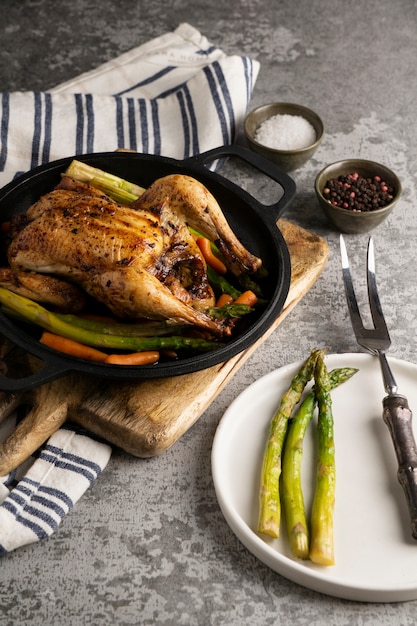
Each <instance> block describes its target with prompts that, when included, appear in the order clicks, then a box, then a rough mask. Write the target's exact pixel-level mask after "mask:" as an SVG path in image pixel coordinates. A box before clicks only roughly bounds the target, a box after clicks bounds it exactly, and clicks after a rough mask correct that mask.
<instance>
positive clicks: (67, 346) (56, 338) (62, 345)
mask: <svg viewBox="0 0 417 626" xmlns="http://www.w3.org/2000/svg"><path fill="white" fill-rule="evenodd" d="M40 343H42V344H43V345H45V346H48V347H49V348H53V349H54V350H58V352H64V353H65V354H70V355H71V356H76V357H78V358H80V359H87V360H89V361H100V362H103V361H105V360H106V358H107V356H108V355H107V354H106V353H105V352H101V350H96V349H95V348H92V347H91V346H86V345H85V344H83V343H79V342H78V341H74V339H68V338H67V337H61V336H60V335H55V333H50V332H48V331H44V332H43V333H42V337H41V338H40Z"/></svg>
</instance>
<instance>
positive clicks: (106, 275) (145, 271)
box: [8, 175, 261, 336]
mask: <svg viewBox="0 0 417 626" xmlns="http://www.w3.org/2000/svg"><path fill="white" fill-rule="evenodd" d="M188 226H191V227H193V228H195V229H196V230H198V231H199V232H200V233H202V234H203V235H205V236H206V237H208V238H209V239H211V240H212V241H215V242H216V244H217V246H218V248H219V249H220V250H221V252H222V254H223V256H224V259H225V261H226V264H227V266H228V268H229V269H230V271H231V272H233V273H234V274H235V275H239V274H240V273H242V272H249V273H253V272H256V271H257V269H258V268H259V267H260V265H261V261H260V259H259V258H257V257H256V256H254V255H253V254H251V253H250V252H249V251H248V250H246V248H245V247H244V246H243V245H242V244H241V243H240V242H239V240H238V239H237V238H236V236H235V235H234V233H233V232H232V230H231V228H230V227H229V225H228V223H227V221H226V219H225V217H224V215H223V213H222V211H221V209H220V207H219V205H218V203H217V201H216V200H215V198H214V197H213V196H212V194H211V193H210V192H209V191H208V190H207V189H206V188H205V187H204V186H203V185H202V184H201V183H199V182H198V181H197V180H195V179H194V178H191V177H189V176H184V175H171V176H166V177H164V178H160V179H158V180H156V181H155V182H154V183H153V184H152V185H151V186H150V187H149V188H148V189H147V191H146V192H145V193H144V194H143V195H142V196H141V197H140V198H139V199H138V200H137V201H136V202H135V203H134V204H133V205H130V206H125V205H120V204H117V203H116V202H114V201H113V200H111V199H110V198H109V197H107V196H106V195H105V194H104V193H102V192H101V191H98V190H97V189H95V188H93V187H90V186H89V185H87V184H84V183H78V182H76V181H74V180H73V179H70V178H68V177H63V178H62V181H61V183H60V184H59V185H58V187H57V188H56V189H54V190H53V191H51V192H50V193H47V194H46V195H44V196H42V197H41V198H40V199H39V200H38V201H37V202H36V203H35V204H33V205H32V206H31V207H30V208H29V209H28V211H27V213H26V216H25V217H24V219H23V220H22V219H21V218H20V219H19V220H18V224H15V225H14V227H13V228H14V232H13V237H12V240H11V243H10V245H9V247H8V262H9V265H10V268H11V269H12V270H13V271H25V272H28V271H30V272H36V273H40V274H47V275H51V276H54V277H59V278H63V279H65V280H66V281H69V282H70V283H73V284H75V285H78V286H79V287H81V288H82V289H83V290H84V291H85V292H86V293H87V294H89V295H90V296H92V297H93V298H94V299H96V300H97V301H98V302H100V303H102V304H104V305H105V306H106V307H108V309H110V310H111V311H112V312H113V313H114V314H115V315H117V316H118V317H120V318H132V319H137V318H149V319H170V320H174V321H176V322H179V323H186V324H192V325H195V326H197V327H200V328H202V329H207V330H209V331H211V332H213V333H214V334H216V335H218V336H221V335H227V334H229V333H230V329H229V327H228V324H227V323H226V322H225V321H224V320H223V321H220V320H216V319H214V318H213V317H211V316H210V315H208V314H207V313H206V311H207V309H208V308H209V307H211V306H213V305H214V303H215V299H214V294H213V291H212V288H211V286H210V284H209V282H208V279H207V272H206V264H205V261H204V258H203V256H202V254H201V252H200V249H199V247H198V246H197V244H196V242H195V240H194V238H193V237H192V235H191V234H190V231H189V228H188Z"/></svg>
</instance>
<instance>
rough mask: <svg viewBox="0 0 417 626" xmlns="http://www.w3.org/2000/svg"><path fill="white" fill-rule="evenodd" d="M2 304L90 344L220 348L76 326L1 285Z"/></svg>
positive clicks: (188, 340)
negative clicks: (99, 331) (110, 332)
mask: <svg viewBox="0 0 417 626" xmlns="http://www.w3.org/2000/svg"><path fill="white" fill-rule="evenodd" d="M0 303H2V304H3V305H5V306H6V307H7V308H9V309H12V310H13V311H15V312H16V313H17V314H18V315H19V316H21V317H23V318H24V319H25V320H26V321H27V322H31V323H32V324H36V325H38V326H40V327H41V328H44V329H45V330H49V331H50V332H52V333H55V334H57V335H61V336H62V337H68V338H69V339H74V340H75V341H78V342H79V343H84V344H86V345H88V346H94V347H96V348H97V347H100V348H111V349H116V350H117V349H120V350H131V351H136V352H140V351H144V350H164V349H167V350H181V349H191V350H197V351H200V352H207V351H208V350H213V349H215V348H218V347H219V344H218V343H217V342H216V341H209V340H206V339H200V338H192V337H182V336H169V337H134V336H121V335H109V334H105V333H97V332H93V331H91V330H88V329H86V328H81V327H77V326H73V325H72V324H69V323H68V322H66V321H63V320H62V319H60V318H59V317H58V316H57V315H55V314H54V313H51V312H50V311H48V310H47V309H45V308H44V307H43V306H41V305H40V304H38V303H37V302H34V301H33V300H29V298H24V297H23V296H19V295H17V294H15V293H13V292H11V291H9V290H8V289H4V288H2V287H0Z"/></svg>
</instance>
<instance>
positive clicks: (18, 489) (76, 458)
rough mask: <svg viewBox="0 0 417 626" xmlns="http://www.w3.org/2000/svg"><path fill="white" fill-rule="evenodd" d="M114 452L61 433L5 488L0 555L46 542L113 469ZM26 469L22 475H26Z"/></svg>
mask: <svg viewBox="0 0 417 626" xmlns="http://www.w3.org/2000/svg"><path fill="white" fill-rule="evenodd" d="M110 454H111V447H110V446H108V445H107V444H104V443H100V442H98V441H94V440H93V439H92V438H91V437H90V436H86V435H83V434H81V433H80V432H75V431H74V430H72V429H70V428H61V429H60V430H58V431H57V432H56V433H55V434H54V435H52V437H50V438H49V440H48V442H47V443H46V445H45V446H43V448H42V449H41V450H40V451H39V453H38V454H37V455H36V459H35V460H34V461H33V462H32V464H31V465H30V466H29V468H28V469H27V470H26V471H24V472H23V475H22V476H21V477H20V479H19V471H17V472H12V473H11V474H10V475H9V476H7V477H5V480H4V483H3V484H2V485H0V502H1V504H0V555H3V554H6V553H7V552H10V551H11V550H14V549H15V548H19V547H21V546H24V545H27V544H29V543H33V542H36V541H40V540H42V539H46V538H47V537H49V536H50V535H52V533H53V532H54V531H55V530H56V529H57V528H58V526H59V524H60V523H61V521H62V520H63V518H64V517H65V515H66V514H67V513H68V512H69V511H70V510H71V509H72V508H73V506H74V504H75V503H76V502H77V500H79V498H80V497H81V496H82V495H83V493H84V492H85V491H86V490H87V489H88V487H89V486H90V485H91V484H92V483H93V482H94V481H95V479H96V478H97V476H98V475H99V474H100V472H101V471H102V470H103V469H104V468H105V466H106V465H107V463H108V461H109V459H110ZM21 471H22V470H20V472H21Z"/></svg>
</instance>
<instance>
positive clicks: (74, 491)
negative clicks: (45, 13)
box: [0, 24, 259, 555]
mask: <svg viewBox="0 0 417 626" xmlns="http://www.w3.org/2000/svg"><path fill="white" fill-rule="evenodd" d="M258 72H259V64H258V62H257V61H254V60H252V59H250V58H249V57H247V56H227V55H226V54H225V53H224V52H222V50H220V49H219V48H218V47H217V46H215V45H213V44H211V43H210V42H209V41H208V40H207V39H206V37H204V36H203V35H201V34H200V33H199V32H198V31H197V30H196V29H195V28H193V27H192V26H190V25H189V24H181V25H180V26H179V27H178V28H177V29H176V30H175V31H174V32H172V33H166V34H164V35H162V36H161V37H158V38H156V39H154V40H152V41H149V42H148V43H146V44H144V45H141V46H139V47H137V48H135V49H133V50H131V51H129V52H127V53H125V54H123V55H121V56H119V57H118V58H116V59H114V60H112V61H110V62H108V63H105V64H104V65H101V66H100V67H98V68H97V69H95V70H93V71H91V72H87V73H85V74H83V75H81V76H79V77H78V78H76V79H74V80H71V81H69V82H67V83H65V84H62V85H60V86H58V87H55V88H53V89H50V90H48V91H47V92H42V93H39V92H14V93H2V94H1V96H0V119H1V131H0V187H1V186H3V185H4V184H6V183H8V182H9V181H11V180H13V179H14V178H15V177H16V176H18V175H19V174H21V173H23V172H26V171H28V170H29V169H31V168H33V167H36V166H38V165H41V164H43V163H47V162H49V161H52V160H55V159H59V158H62V157H70V156H74V155H78V154H83V153H86V152H101V151H113V150H115V149H118V148H119V149H120V148H124V149H131V150H135V151H138V152H144V153H150V154H155V155H162V156H167V157H172V158H175V159H184V158H187V157H190V156H192V155H194V154H197V153H201V152H206V151H207V150H210V149H211V148H215V147H218V146H222V145H227V144H231V143H233V141H234V140H235V138H236V135H237V133H238V131H239V127H240V125H241V124H242V121H243V118H244V115H245V113H246V109H247V106H248V103H249V101H250V98H251V95H252V90H253V87H254V84H255V81H256V78H257V75H258ZM15 419H16V416H15V415H13V416H11V417H9V418H8V419H7V420H6V422H4V423H3V424H2V425H1V428H0V441H1V440H3V439H4V438H5V437H6V435H7V434H8V433H9V432H11V430H12V429H13V426H14V421H15ZM110 455H111V447H110V446H109V445H107V444H106V443H103V442H101V441H97V440H95V439H94V438H93V437H92V436H89V435H87V434H86V433H83V432H80V431H77V430H74V429H72V428H70V427H67V426H66V427H63V428H61V429H60V430H59V431H58V432H56V433H55V434H54V435H53V436H52V437H51V438H50V439H49V440H48V442H47V443H46V444H45V446H44V447H43V448H42V449H41V450H39V451H38V452H37V454H36V455H34V457H32V458H31V459H29V460H28V462H26V463H25V464H24V465H23V466H22V467H20V468H18V469H17V470H16V471H15V472H13V473H12V474H10V475H8V476H3V477H0V554H3V555H5V554H7V553H8V552H10V551H11V550H14V549H15V548H18V547H20V546H24V545H27V544H29V543H33V542H36V541H39V540H42V539H45V538H47V537H49V536H50V535H51V534H52V533H53V532H54V531H55V530H56V529H57V528H58V526H59V524H60V523H61V521H62V520H63V518H64V517H65V516H66V514H67V513H68V512H69V511H70V510H71V509H72V507H73V506H74V505H75V503H76V502H77V500H78V499H79V498H80V497H81V496H82V494H83V493H84V492H85V491H86V489H88V487H89V486H90V485H91V484H92V483H93V482H94V480H95V479H96V478H97V476H98V475H99V474H100V472H101V471H102V470H103V469H104V468H105V467H106V465H107V463H108V461H109V459H110Z"/></svg>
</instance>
